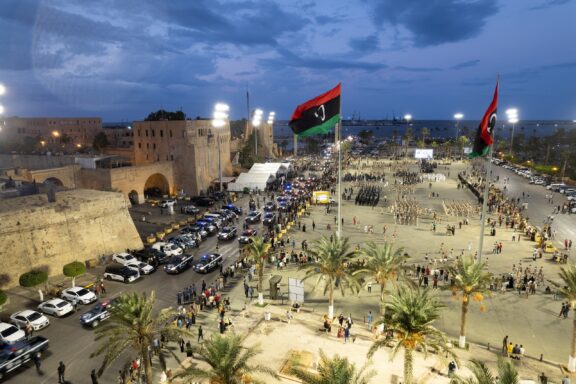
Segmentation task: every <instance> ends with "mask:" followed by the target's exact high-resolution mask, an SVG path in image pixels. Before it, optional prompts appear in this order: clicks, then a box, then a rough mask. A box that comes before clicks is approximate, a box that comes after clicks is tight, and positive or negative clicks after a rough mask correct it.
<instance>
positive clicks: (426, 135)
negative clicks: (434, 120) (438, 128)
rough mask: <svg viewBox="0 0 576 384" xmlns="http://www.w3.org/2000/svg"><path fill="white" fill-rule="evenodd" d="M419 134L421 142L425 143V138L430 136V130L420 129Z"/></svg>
mask: <svg viewBox="0 0 576 384" xmlns="http://www.w3.org/2000/svg"><path fill="white" fill-rule="evenodd" d="M420 133H421V134H422V141H423V142H426V138H427V137H428V135H430V130H429V129H428V128H426V127H424V128H422V130H421V131H420Z"/></svg>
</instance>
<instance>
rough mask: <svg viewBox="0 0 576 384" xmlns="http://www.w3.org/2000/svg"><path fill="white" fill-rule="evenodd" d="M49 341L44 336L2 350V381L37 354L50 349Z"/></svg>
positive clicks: (0, 362)
mask: <svg viewBox="0 0 576 384" xmlns="http://www.w3.org/2000/svg"><path fill="white" fill-rule="evenodd" d="M48 344H49V341H48V339H46V338H44V337H42V336H34V337H31V338H30V339H27V340H20V341H17V342H16V343H14V344H12V345H10V346H2V348H0V380H2V379H4V378H5V377H6V375H7V374H8V373H9V372H11V371H14V370H16V369H18V368H20V367H22V366H23V365H25V364H26V363H28V362H29V361H30V360H32V357H33V356H34V354H36V353H41V354H42V352H44V351H45V350H47V349H48Z"/></svg>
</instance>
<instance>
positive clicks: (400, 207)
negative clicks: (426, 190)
mask: <svg viewBox="0 0 576 384" xmlns="http://www.w3.org/2000/svg"><path fill="white" fill-rule="evenodd" d="M390 210H391V212H392V214H393V215H394V223H395V224H402V225H416V224H418V215H419V214H420V212H421V209H420V206H419V203H418V201H417V200H416V199H403V200H399V199H397V200H396V202H395V203H394V205H393V206H392V207H391V209H390Z"/></svg>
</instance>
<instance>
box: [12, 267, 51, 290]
mask: <svg viewBox="0 0 576 384" xmlns="http://www.w3.org/2000/svg"><path fill="white" fill-rule="evenodd" d="M47 280H48V273H47V272H45V271H39V270H34V271H30V272H26V273H24V274H22V275H20V279H19V280H18V282H19V283H20V285H21V286H22V287H25V288H31V287H35V286H37V285H39V284H42V283H45V282H46V281H47Z"/></svg>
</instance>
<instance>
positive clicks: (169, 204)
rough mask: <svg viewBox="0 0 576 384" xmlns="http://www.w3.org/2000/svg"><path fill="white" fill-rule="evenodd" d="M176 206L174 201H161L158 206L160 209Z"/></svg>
mask: <svg viewBox="0 0 576 384" xmlns="http://www.w3.org/2000/svg"><path fill="white" fill-rule="evenodd" d="M174 205H176V200H162V201H161V202H160V204H158V206H159V207H160V208H168V207H173V206H174Z"/></svg>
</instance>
